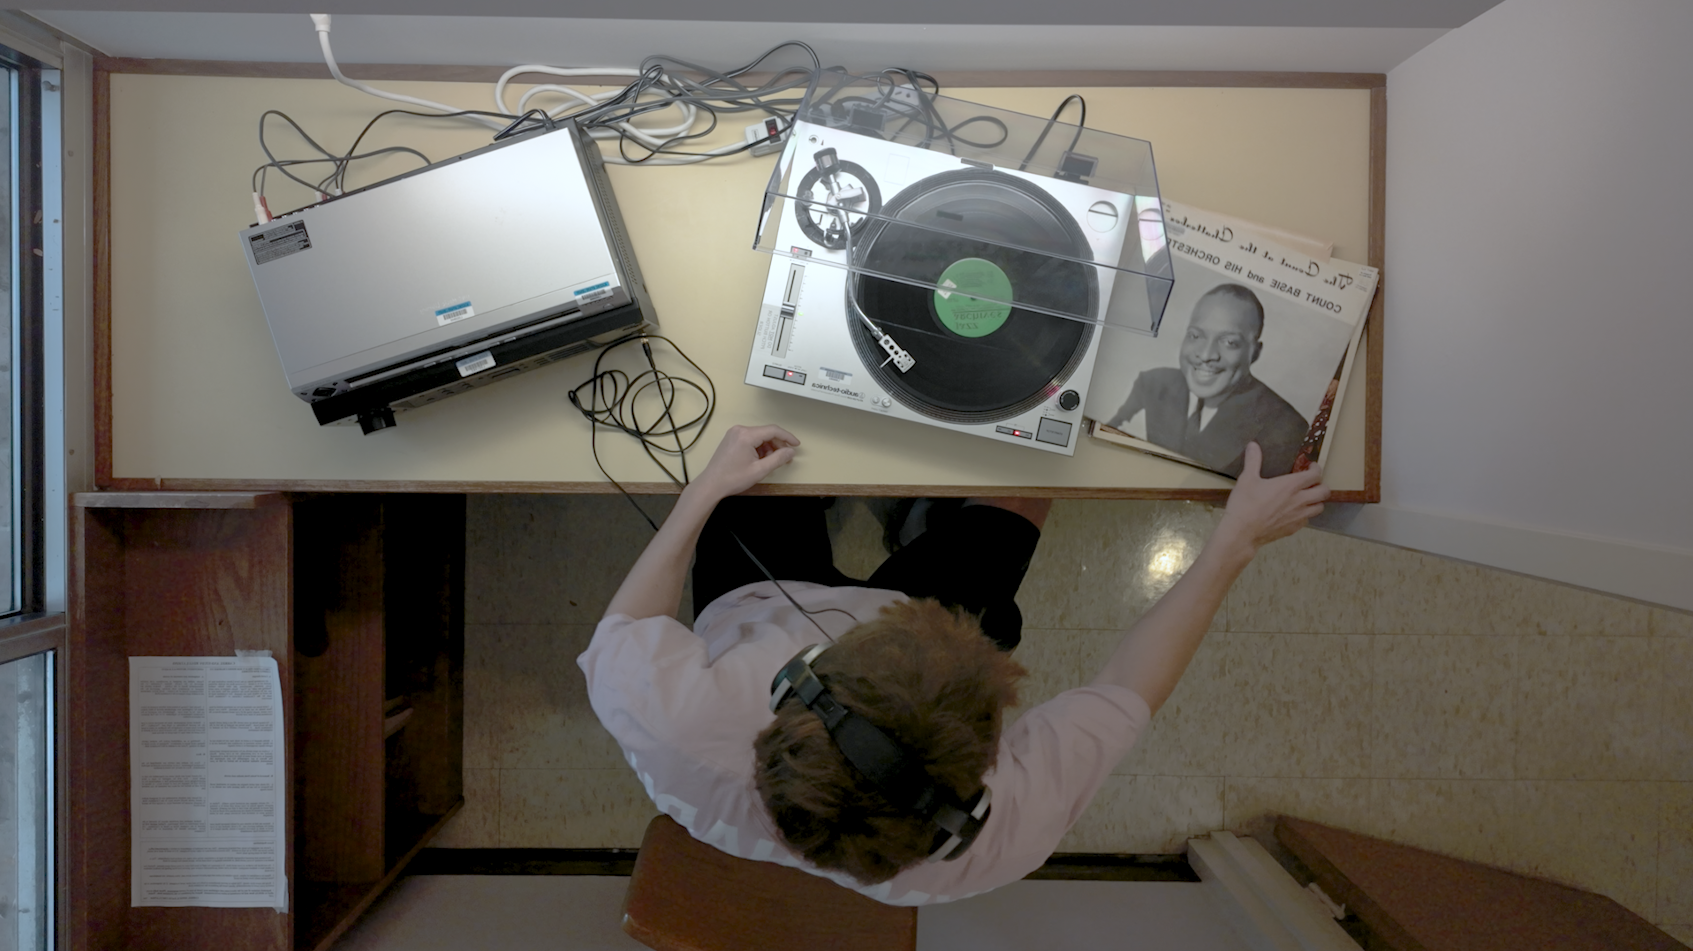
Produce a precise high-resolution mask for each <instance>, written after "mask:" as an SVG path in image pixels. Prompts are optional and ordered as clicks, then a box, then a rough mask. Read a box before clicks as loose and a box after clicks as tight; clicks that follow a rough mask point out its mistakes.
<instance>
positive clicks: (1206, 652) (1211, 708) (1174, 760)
mask: <svg viewBox="0 0 1693 951" xmlns="http://www.w3.org/2000/svg"><path fill="white" fill-rule="evenodd" d="M1232 636H1233V635H1229V634H1224V633H1221V632H1212V633H1211V634H1208V635H1206V637H1205V640H1204V641H1203V642H1201V643H1200V645H1199V650H1198V651H1197V652H1196V653H1195V654H1194V656H1193V662H1192V663H1190V664H1189V665H1188V668H1187V672H1186V673H1184V674H1183V675H1182V679H1181V682H1180V683H1178V684H1177V685H1176V690H1175V692H1174V693H1172V694H1171V695H1170V699H1169V700H1168V701H1166V702H1165V703H1164V706H1163V707H1162V708H1160V709H1159V711H1158V712H1157V713H1156V714H1155V715H1154V716H1153V717H1152V724H1151V725H1150V726H1149V727H1148V728H1147V731H1146V733H1145V735H1143V736H1142V737H1141V738H1140V741H1139V742H1137V743H1136V744H1135V748H1134V749H1133V750H1130V751H1129V755H1128V756H1127V757H1125V758H1124V759H1123V762H1122V763H1121V764H1119V765H1118V767H1117V770H1116V771H1117V772H1119V773H1132V774H1135V775H1153V776H1221V775H1223V774H1224V772H1225V770H1226V768H1227V763H1228V758H1229V744H1231V743H1239V742H1243V741H1244V742H1251V740H1250V739H1249V738H1245V737H1243V735H1242V733H1241V731H1240V730H1239V729H1237V726H1238V724H1237V723H1236V721H1235V717H1236V716H1237V714H1238V712H1239V702H1238V698H1237V697H1236V696H1235V694H1234V692H1233V689H1234V688H1233V686H1232V684H1231V682H1230V680H1229V678H1228V676H1227V671H1226V670H1225V666H1224V665H1225V663H1226V659H1227V657H1228V655H1229V651H1228V649H1227V646H1226V642H1227V641H1228V639H1229V638H1230V637H1232Z"/></svg>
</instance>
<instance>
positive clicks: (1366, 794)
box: [1223, 776, 1372, 842]
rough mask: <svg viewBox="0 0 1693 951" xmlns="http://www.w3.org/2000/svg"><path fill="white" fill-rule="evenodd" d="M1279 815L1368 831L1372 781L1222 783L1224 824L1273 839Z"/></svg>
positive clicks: (1233, 779)
mask: <svg viewBox="0 0 1693 951" xmlns="http://www.w3.org/2000/svg"><path fill="white" fill-rule="evenodd" d="M1278 816H1293V817H1294V818H1298V819H1308V820H1310V821H1312V822H1320V823H1322V824H1324V825H1330V826H1335V827H1336V828H1340V829H1350V830H1352V831H1356V832H1366V833H1367V832H1368V831H1369V830H1370V829H1371V828H1372V824H1371V806H1370V780H1368V779H1254V778H1250V777H1246V778H1240V777H1233V776H1231V777H1229V779H1228V781H1227V784H1226V785H1225V786H1224V788H1223V828H1225V829H1229V830H1231V831H1233V832H1236V833H1241V834H1245V835H1250V836H1253V837H1254V838H1257V839H1258V840H1259V841H1260V842H1272V841H1273V840H1274V838H1275V835H1274V829H1275V820H1276V818H1277V817H1278Z"/></svg>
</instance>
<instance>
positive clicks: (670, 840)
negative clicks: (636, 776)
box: [623, 815, 917, 951]
mask: <svg viewBox="0 0 1693 951" xmlns="http://www.w3.org/2000/svg"><path fill="white" fill-rule="evenodd" d="M623 930H624V931H626V932H628V934H629V936H630V937H632V938H634V939H635V940H636V941H639V942H641V943H642V944H644V945H646V946H647V947H650V948H656V949H657V951H915V949H916V947H917V909H916V908H902V907H895V906H893V905H884V904H882V903H881V902H879V901H876V900H874V899H871V898H866V897H864V896H863V895H860V894H859V893H857V892H855V891H851V890H849V889H845V888H842V887H841V886H839V885H836V884H835V883H834V882H831V881H829V880H828V879H826V878H819V877H817V876H815V875H811V874H808V873H806V872H802V871H800V870H799V869H794V868H787V867H785V866H781V865H776V864H774V863H772V862H754V861H752V860H750V859H739V858H736V857H734V856H732V855H730V854H728V853H727V852H723V851H721V850H719V849H716V848H714V847H712V846H709V845H706V844H705V843H703V842H699V841H696V840H695V839H694V837H693V836H690V835H689V834H688V831H687V830H686V829H684V828H682V827H681V826H680V825H678V824H677V823H676V822H675V820H673V819H671V818H670V817H669V816H664V815H661V816H659V817H657V818H656V819H654V820H653V821H652V822H651V823H650V824H648V826H647V834H646V837H645V838H643V839H642V840H641V851H640V854H639V855H637V856H636V858H635V871H634V872H633V873H632V874H631V875H630V877H629V892H628V894H627V895H626V896H625V897H624V900H623Z"/></svg>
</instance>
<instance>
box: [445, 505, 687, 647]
mask: <svg viewBox="0 0 1693 951" xmlns="http://www.w3.org/2000/svg"><path fill="white" fill-rule="evenodd" d="M502 498H503V499H505V500H506V501H505V503H504V505H503V506H500V507H497V508H496V510H495V511H494V513H493V514H494V516H495V517H496V524H497V525H498V526H499V528H500V531H502V532H503V533H504V537H503V538H502V539H501V541H500V549H499V555H498V561H497V562H496V564H495V566H494V567H493V568H491V569H484V570H482V573H481V577H482V578H483V579H484V582H483V583H484V584H485V585H486V586H487V590H486V591H485V592H484V594H483V595H482V596H481V598H480V600H481V602H482V604H483V607H482V608H480V609H479V611H478V612H477V617H479V618H481V619H483V620H484V621H488V620H497V622H498V623H504V624H512V623H527V624H584V623H585V624H592V623H594V622H595V621H598V620H599V619H600V616H601V615H602V614H604V613H605V606H606V604H607V603H608V602H610V600H611V596H612V595H613V594H614V593H615V592H616V591H617V587H618V585H619V584H621V583H622V581H623V578H624V576H625V575H626V574H627V573H628V571H629V568H630V566H631V565H633V564H634V563H635V559H636V558H637V557H639V556H640V554H641V551H642V549H644V548H645V547H646V544H647V542H648V541H650V540H651V539H652V534H653V532H652V528H651V527H650V526H649V525H647V523H646V521H645V520H644V519H642V518H641V515H640V513H638V512H636V511H635V509H634V508H633V507H632V506H631V505H630V503H629V501H628V500H626V499H624V498H623V497H622V496H621V495H521V496H503V497H502ZM675 501H676V500H675V497H674V496H640V497H638V498H637V502H639V504H640V505H641V506H642V508H644V509H645V510H646V511H647V513H648V515H650V516H651V517H652V518H653V520H655V521H657V522H659V523H660V524H663V520H664V517H665V516H666V515H668V514H669V512H670V509H671V507H672V506H673V505H675ZM467 583H468V582H467Z"/></svg>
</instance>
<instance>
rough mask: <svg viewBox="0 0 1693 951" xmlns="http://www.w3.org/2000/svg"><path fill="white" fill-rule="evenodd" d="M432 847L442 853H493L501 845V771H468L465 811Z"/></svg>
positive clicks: (451, 823)
mask: <svg viewBox="0 0 1693 951" xmlns="http://www.w3.org/2000/svg"><path fill="white" fill-rule="evenodd" d="M429 845H430V846H431V847H432V848H438V849H493V848H498V847H499V845H500V771H499V770H497V769H466V770H465V771H464V808H463V809H460V810H459V811H458V815H456V816H453V818H452V821H450V822H448V823H447V825H446V827H445V828H443V829H442V830H441V832H440V834H439V835H437V836H436V837H435V838H434V839H433V840H432V841H431V842H430V843H429Z"/></svg>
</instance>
